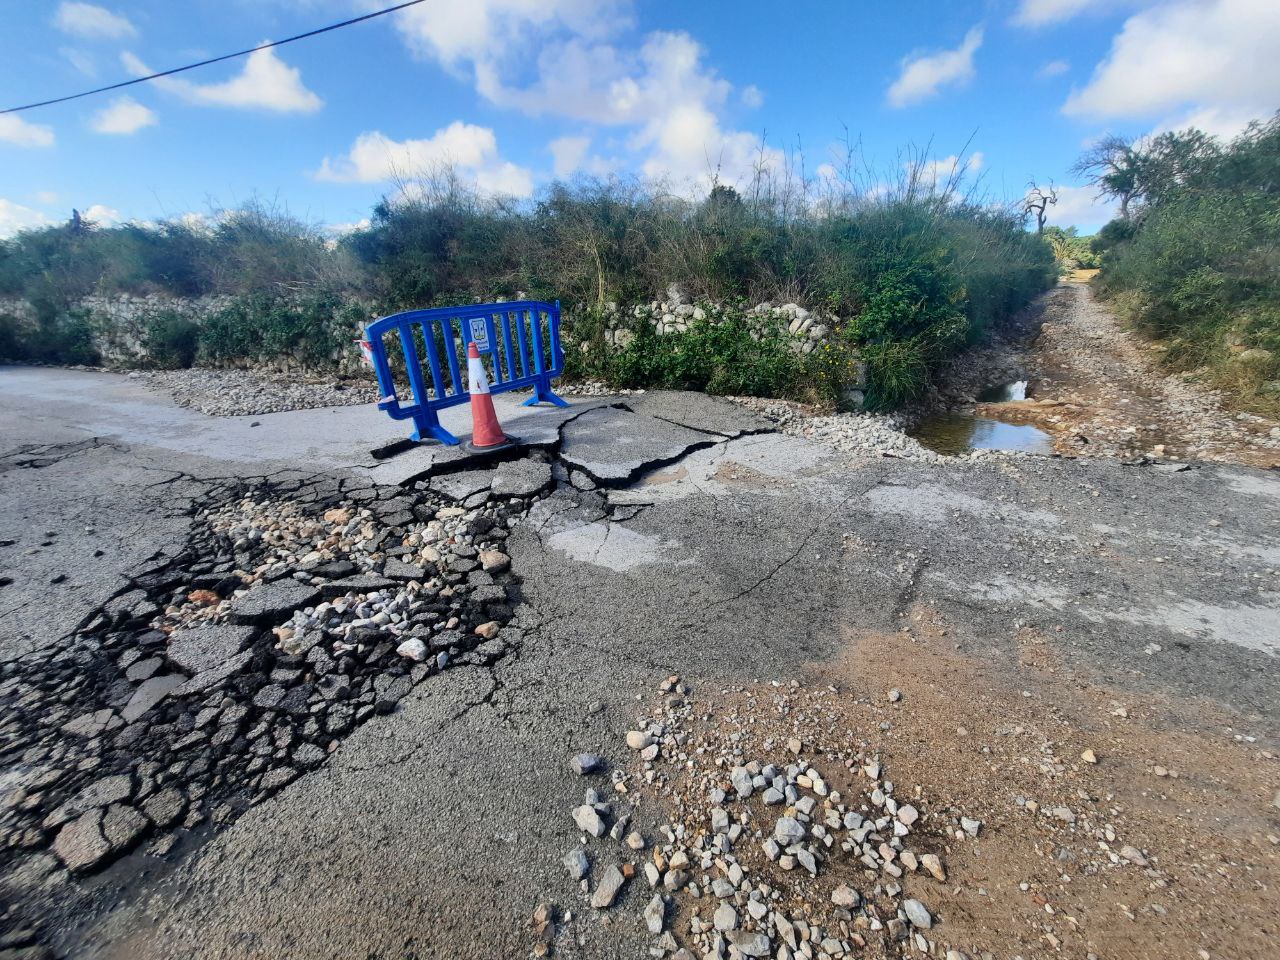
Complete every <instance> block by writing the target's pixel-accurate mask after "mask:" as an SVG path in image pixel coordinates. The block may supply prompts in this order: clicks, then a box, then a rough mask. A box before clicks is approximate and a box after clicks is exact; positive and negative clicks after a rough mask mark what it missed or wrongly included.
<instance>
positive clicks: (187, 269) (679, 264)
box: [0, 173, 1055, 403]
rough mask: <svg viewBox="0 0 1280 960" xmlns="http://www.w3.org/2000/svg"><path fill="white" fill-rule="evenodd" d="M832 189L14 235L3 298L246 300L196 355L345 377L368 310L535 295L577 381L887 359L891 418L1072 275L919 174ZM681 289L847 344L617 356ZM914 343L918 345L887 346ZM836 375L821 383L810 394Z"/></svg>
mask: <svg viewBox="0 0 1280 960" xmlns="http://www.w3.org/2000/svg"><path fill="white" fill-rule="evenodd" d="M812 187H813V185H812V184H806V183H805V182H804V181H803V180H802V179H800V178H796V179H795V180H794V181H793V180H790V179H787V178H785V177H775V176H772V175H770V174H768V173H761V174H760V175H759V176H758V177H757V178H756V181H755V182H754V183H752V184H751V185H750V189H749V190H745V189H744V190H743V191H741V192H738V191H737V190H734V189H733V188H731V187H727V186H724V185H717V186H716V187H715V188H713V189H712V190H711V192H710V194H709V195H708V196H706V197H705V198H701V199H684V198H679V197H674V196H672V195H671V194H670V193H668V192H666V191H665V190H663V189H662V188H661V186H660V185H645V184H641V183H640V182H638V181H634V180H625V179H618V180H610V181H607V182H605V181H592V180H582V181H578V182H575V183H573V184H562V183H557V184H552V185H551V186H550V187H548V188H547V189H546V190H545V191H544V192H543V193H542V194H541V195H540V196H539V197H538V198H537V199H536V200H535V201H533V202H528V203H516V202H512V201H509V200H503V199H494V198H488V197H482V196H480V195H478V194H476V193H475V192H474V191H473V190H471V189H469V188H467V187H466V186H464V185H463V184H462V183H460V182H459V181H458V179H457V178H455V177H453V176H451V175H449V174H447V173H446V174H443V175H440V176H437V177H430V178H427V180H425V181H424V182H421V183H417V184H412V185H410V186H409V188H407V189H406V190H404V191H402V192H401V193H400V194H399V195H398V196H397V198H396V199H395V200H384V201H383V202H382V203H380V204H378V205H377V207H376V208H375V209H374V211H373V215H372V217H371V221H370V223H369V225H368V227H367V228H365V229H361V230H357V231H355V232H353V233H350V234H348V235H347V236H345V237H344V238H342V239H341V240H340V241H338V242H336V243H334V242H331V241H328V240H326V238H325V237H324V236H323V235H322V234H321V233H320V232H319V231H317V230H315V229H314V228H313V227H310V226H308V225H306V224H303V223H301V222H299V221H297V220H296V219H294V218H292V217H289V216H288V215H287V214H284V213H281V212H278V211H274V210H271V209H269V208H266V207H263V206H262V205H260V204H249V205H247V206H245V207H243V208H241V209H240V210H236V211H230V212H224V213H223V214H221V215H219V216H218V217H216V218H214V219H212V220H211V221H209V222H208V223H207V224H205V225H203V226H200V225H194V226H193V225H191V224H187V223H183V222H171V223H166V224H162V225H160V226H159V227H158V228H155V229H152V228H149V227H140V226H128V227H112V228H106V229H103V228H95V227H93V226H92V225H87V224H85V223H83V221H78V222H76V223H75V224H68V225H64V226H59V227H52V228H48V229H45V230H38V231H31V232H27V233H22V234H19V235H18V236H17V237H15V238H14V239H12V240H9V241H4V242H0V294H4V293H7V294H14V295H18V296H23V297H26V298H27V299H28V300H30V301H32V302H36V301H48V302H49V303H51V304H53V305H54V307H55V308H56V309H58V310H65V309H66V308H67V307H68V306H69V305H70V304H72V303H74V302H75V301H76V299H77V298H79V297H82V296H84V295H85V294H87V293H92V292H100V293H112V292H119V291H129V292H136V293H148V292H156V291H159V292H167V293H171V294H175V295H180V296H189V295H193V294H204V293H217V294H227V295H231V296H232V297H234V300H233V302H232V303H231V304H230V305H229V306H228V307H226V309H223V310H220V311H219V312H218V313H217V314H216V315H215V316H213V317H210V318H209V319H208V321H207V322H205V323H203V324H202V326H201V329H200V332H199V336H198V342H197V354H196V360H197V361H199V360H201V359H208V360H212V361H228V360H252V359H256V358H259V357H275V356H295V357H298V358H300V359H304V360H306V361H308V362H313V363H329V362H332V359H333V358H334V357H335V356H337V355H339V354H340V351H342V350H345V349H349V346H350V345H349V343H347V342H346V341H347V340H349V339H350V337H351V335H352V329H353V327H354V325H355V322H356V321H358V320H363V319H367V318H366V317H365V316H362V315H361V313H362V308H358V307H351V306H349V305H350V304H352V303H354V302H370V301H371V302H374V303H377V304H378V306H379V308H380V312H393V311H396V310H401V309H408V308H420V307H428V306H432V305H439V304H456V303H465V302H470V301H485V300H492V299H494V298H496V297H514V296H515V295H517V294H518V293H523V294H525V295H526V296H529V297H531V298H535V299H545V300H555V299H558V300H561V301H563V303H564V307H565V313H566V316H571V317H572V318H573V320H572V323H566V341H567V343H568V344H569V349H568V350H567V372H568V374H569V375H571V376H581V377H586V376H591V377H604V378H606V379H611V380H613V381H614V382H619V383H621V382H624V381H625V382H626V383H628V384H632V385H636V386H656V385H672V386H675V385H685V386H688V387H690V388H695V389H711V390H715V391H723V392H743V393H762V394H763V393H773V394H775V395H789V394H788V391H791V392H792V393H794V392H796V391H807V392H808V393H809V394H812V393H814V392H815V391H816V392H817V393H819V394H821V395H823V396H826V397H829V398H830V397H835V396H838V395H839V392H840V390H839V389H838V387H836V386H835V385H833V384H832V383H831V382H830V379H831V377H833V376H834V375H835V372H836V371H838V370H839V369H841V365H842V364H846V363H847V362H849V361H848V358H849V357H851V356H852V355H853V354H854V353H855V352H856V351H857V350H862V349H871V348H880V349H878V351H877V350H873V352H875V353H876V355H877V356H881V357H882V358H884V359H882V360H881V361H878V362H877V363H876V364H873V365H871V374H870V375H871V376H872V378H873V380H874V379H875V378H877V377H884V378H887V379H886V382H885V383H884V384H883V385H880V386H876V385H875V384H873V385H872V386H873V389H872V394H873V395H874V396H876V397H878V398H880V401H881V402H883V403H890V402H892V400H891V398H894V397H902V396H907V395H909V394H910V392H911V391H912V390H915V389H916V388H915V387H911V388H910V390H909V389H907V384H908V383H909V382H912V383H913V382H914V380H915V378H918V376H919V375H920V373H921V370H920V363H922V364H923V377H924V380H925V382H926V383H927V378H928V375H929V372H930V371H931V370H932V369H933V368H934V367H936V366H937V365H938V364H939V363H940V362H942V361H943V360H945V359H946V358H947V357H948V356H949V355H950V354H952V353H953V352H954V351H955V350H957V349H960V348H961V347H962V346H964V345H965V344H966V343H969V342H972V341H973V340H975V339H976V338H978V337H980V336H981V335H982V333H983V332H984V331H985V330H987V329H988V328H989V327H990V326H991V325H992V324H996V323H999V322H1001V321H1002V320H1004V319H1005V318H1006V317H1008V316H1009V315H1011V314H1012V313H1013V312H1015V311H1016V310H1018V309H1020V308H1022V307H1023V306H1025V305H1026V304H1027V303H1028V302H1029V301H1030V300H1031V299H1032V298H1033V297H1035V296H1036V295H1037V294H1038V293H1040V292H1041V291H1043V290H1044V289H1046V288H1047V286H1048V285H1049V284H1050V283H1052V282H1053V280H1054V276H1055V268H1054V262H1053V256H1052V252H1051V250H1050V249H1049V246H1048V245H1047V244H1046V243H1044V242H1043V240H1042V239H1041V238H1039V237H1036V236H1034V235H1033V234H1029V233H1028V232H1027V231H1026V230H1025V229H1024V228H1023V223H1022V221H1021V218H1020V217H1019V216H1018V215H1016V214H1014V213H1011V212H1008V211H999V210H993V209H992V208H990V207H989V206H986V205H979V204H975V203H968V202H964V201H962V200H961V199H959V198H958V197H956V196H955V195H954V193H953V192H951V191H950V190H949V189H944V190H942V191H940V192H925V191H924V190H922V188H921V187H920V185H919V181H918V179H917V178H915V177H909V178H908V179H907V181H906V182H905V183H904V184H902V185H900V186H899V187H898V188H896V189H895V190H892V191H890V193H888V194H887V195H881V194H877V195H876V196H874V197H868V196H864V195H861V194H859V193H857V191H856V190H854V189H852V188H849V189H847V190H844V191H843V192H839V193H838V195H834V196H833V195H827V194H823V195H822V196H821V197H819V196H817V195H815V194H813V193H811V192H809V191H810V189H811V188H812ZM671 283H678V284H680V285H681V286H682V287H683V288H684V290H685V292H686V293H687V294H688V295H690V296H693V297H697V298H700V299H702V300H706V301H714V302H717V303H721V304H741V303H758V302H761V301H765V300H768V301H773V302H776V303H784V302H789V301H795V302H798V303H802V304H804V305H806V306H808V307H810V308H822V309H824V310H826V311H834V312H835V313H836V314H838V316H839V318H840V320H841V323H842V326H843V327H844V329H845V332H844V334H843V335H842V338H841V340H840V341H839V343H837V344H835V345H834V346H833V348H832V352H833V353H834V355H835V359H832V358H831V357H830V356H828V357H827V358H826V359H817V360H814V359H808V360H802V359H801V358H799V357H798V356H797V355H796V354H795V353H794V352H793V351H792V349H791V347H790V345H789V344H787V343H786V342H785V339H781V338H772V337H763V338H759V339H757V338H755V337H752V336H750V334H749V333H748V328H747V326H746V320H745V319H743V318H740V319H739V320H731V322H729V323H726V324H721V325H716V326H715V328H714V329H713V328H712V325H707V327H706V328H699V329H697V330H690V331H689V332H688V333H687V334H680V335H673V336H669V337H663V338H657V337H655V336H653V335H652V334H653V331H652V330H651V329H647V328H645V329H636V330H635V331H634V332H635V335H636V340H635V341H634V342H633V343H632V344H631V345H629V346H628V347H627V348H626V349H625V350H623V351H621V353H620V356H619V357H617V358H611V357H609V356H608V351H606V350H604V349H602V348H603V345H604V333H605V329H606V327H605V325H604V320H605V318H606V317H609V316H612V314H611V313H610V310H609V304H611V303H618V304H622V305H623V306H624V307H626V306H629V305H632V304H635V303H643V302H647V301H650V300H654V299H660V298H665V297H666V291H667V287H668V285H669V284H671ZM344 305H348V306H344ZM344 310H345V311H347V313H345V314H342V315H341V316H340V315H339V314H340V313H342V311H344ZM189 334H190V331H187V330H183V329H181V328H179V327H177V326H170V327H166V328H164V329H157V330H156V331H155V334H154V342H155V351H156V353H157V355H158V357H159V356H163V360H160V359H158V358H157V360H156V362H165V363H181V362H186V357H187V356H188V353H189V349H188V347H189ZM148 342H150V340H149V341H148ZM584 344H585V345H586V349H585V350H584V349H583V345H584ZM894 344H906V345H909V346H907V347H904V348H903V349H901V350H897V351H894V350H889V349H887V348H888V347H890V346H892V345H894ZM149 349H150V348H149ZM646 350H649V351H652V352H653V355H652V356H646V355H644V353H645V351H646ZM908 355H910V356H911V357H912V358H915V359H913V360H912V362H910V363H908V362H907V361H906V360H905V359H904V358H905V357H907V356H908ZM890 357H898V358H899V359H897V360H893V361H892V362H890V360H889V359H887V358H890ZM916 360H918V361H919V363H917V362H916ZM828 361H829V363H828ZM823 363H827V366H823ZM806 364H809V365H811V366H812V367H813V369H812V370H810V371H808V373H806V371H805V369H804V368H805V366H806ZM902 371H909V372H910V376H909V377H904V376H903V375H902ZM815 374H817V375H818V379H819V380H820V382H821V384H822V386H820V387H818V388H814V387H812V386H809V387H804V386H802V385H803V384H805V383H807V382H811V381H813V380H814V375H815Z"/></svg>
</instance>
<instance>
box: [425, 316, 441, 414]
mask: <svg viewBox="0 0 1280 960" xmlns="http://www.w3.org/2000/svg"><path fill="white" fill-rule="evenodd" d="M422 339H423V341H424V342H425V343H426V345H427V365H428V366H429V367H430V368H431V385H432V386H433V387H435V390H436V399H437V400H442V399H444V395H445V391H444V377H443V376H442V375H441V373H440V350H439V348H438V347H437V346H436V322H435V321H434V320H433V321H431V323H430V326H428V325H427V324H425V323H424V324H423V325H422Z"/></svg>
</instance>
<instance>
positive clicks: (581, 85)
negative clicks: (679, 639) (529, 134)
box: [396, 0, 781, 188]
mask: <svg viewBox="0 0 1280 960" xmlns="http://www.w3.org/2000/svg"><path fill="white" fill-rule="evenodd" d="M631 11H632V4H631V2H630V0H607V2H605V3H604V4H600V3H596V2H592V0H473V2H468V3H466V4H458V3H453V2H451V0H428V2H427V3H424V4H421V5H420V6H416V7H411V8H409V9H408V10H406V11H405V12H404V13H403V14H401V15H398V16H397V18H396V19H397V27H398V29H399V30H400V31H401V33H402V34H403V35H404V37H405V40H406V42H407V43H408V45H409V47H410V49H411V50H412V51H413V52H414V53H416V54H417V55H419V56H423V57H426V58H430V59H433V60H436V61H438V62H439V63H441V64H442V65H443V66H445V67H446V68H447V69H449V70H451V71H453V72H454V73H456V74H457V75H459V76H470V78H471V79H472V80H473V82H474V83H475V87H476V90H477V92H478V93H479V94H480V95H481V96H482V97H484V98H485V99H486V100H488V101H490V102H491V103H494V104H496V105H498V106H501V107H506V108H509V109H514V110H519V111H520V112H522V113H524V114H527V115H530V116H543V115H554V116H560V117H567V118H571V119H573V120H576V121H579V122H587V123H592V124H599V125H603V126H614V127H629V128H631V129H630V131H629V132H628V134H627V135H626V136H625V137H624V138H623V142H624V143H625V145H626V147H627V149H629V150H630V151H631V152H632V153H633V154H634V155H635V156H634V157H633V159H634V160H637V161H639V163H640V165H641V167H642V169H643V170H644V171H645V172H646V173H647V174H649V175H652V176H663V177H669V178H671V179H672V180H676V181H693V182H694V183H696V184H697V185H698V186H699V188H701V187H705V186H706V183H707V181H708V180H709V179H710V177H711V172H712V171H713V170H714V169H716V168H719V170H720V174H719V178H720V180H721V181H722V182H728V183H733V182H736V181H738V180H739V179H741V178H743V177H746V176H749V175H750V173H751V169H752V165H753V163H754V162H755V161H756V159H757V158H758V150H757V146H758V144H757V138H756V136H755V135H754V134H750V133H745V132H742V131H735V130H726V129H725V128H724V126H723V124H722V121H721V111H722V110H723V108H724V107H725V105H726V103H727V102H728V99H729V97H730V94H731V93H732V92H733V87H732V85H731V84H730V83H728V82H727V81H725V80H724V79H723V78H721V77H719V76H718V75H717V74H716V73H715V71H714V70H713V69H711V68H710V67H709V66H707V64H706V63H705V59H704V51H703V49H702V47H701V46H700V45H699V44H698V43H697V42H696V41H695V40H694V39H693V38H692V37H690V36H689V35H688V34H686V33H682V32H655V33H650V34H648V35H647V36H645V37H644V38H643V40H642V41H641V42H640V43H639V44H636V43H635V42H622V41H621V40H620V39H619V37H620V36H621V35H622V33H623V32H624V30H625V29H626V28H628V27H630V25H631V23H632V15H631ZM744 96H745V99H746V101H750V100H751V99H753V98H754V97H756V96H758V91H755V92H754V93H751V92H748V91H744ZM766 158H767V159H768V160H769V161H770V162H773V161H776V160H780V158H781V155H780V154H778V153H777V151H768V152H767V153H766ZM582 163H583V165H584V166H585V167H588V168H590V167H595V168H597V169H603V168H605V167H608V166H609V165H610V164H611V162H606V161H603V160H600V159H599V158H591V159H586V160H582Z"/></svg>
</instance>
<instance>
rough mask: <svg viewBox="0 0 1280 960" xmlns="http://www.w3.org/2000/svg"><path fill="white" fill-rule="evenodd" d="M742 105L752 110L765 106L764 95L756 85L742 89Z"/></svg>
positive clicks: (749, 85)
mask: <svg viewBox="0 0 1280 960" xmlns="http://www.w3.org/2000/svg"><path fill="white" fill-rule="evenodd" d="M742 104H743V106H746V107H750V108H751V109H752V110H754V109H756V108H757V107H762V106H764V94H763V93H762V92H761V90H760V88H759V87H757V86H756V85H755V84H754V83H752V84H748V85H747V86H745V87H743V88H742Z"/></svg>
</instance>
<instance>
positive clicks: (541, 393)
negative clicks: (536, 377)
mask: <svg viewBox="0 0 1280 960" xmlns="http://www.w3.org/2000/svg"><path fill="white" fill-rule="evenodd" d="M539 403H550V404H553V405H555V406H557V407H567V406H568V405H569V401H568V400H566V399H564V398H563V397H558V396H556V395H555V393H554V392H553V391H552V389H551V387H550V385H549V384H542V383H535V384H534V385H533V396H532V397H530V398H529V399H528V400H526V401H525V402H524V403H522V404H520V406H522V407H534V406H537V405H538V404H539Z"/></svg>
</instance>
